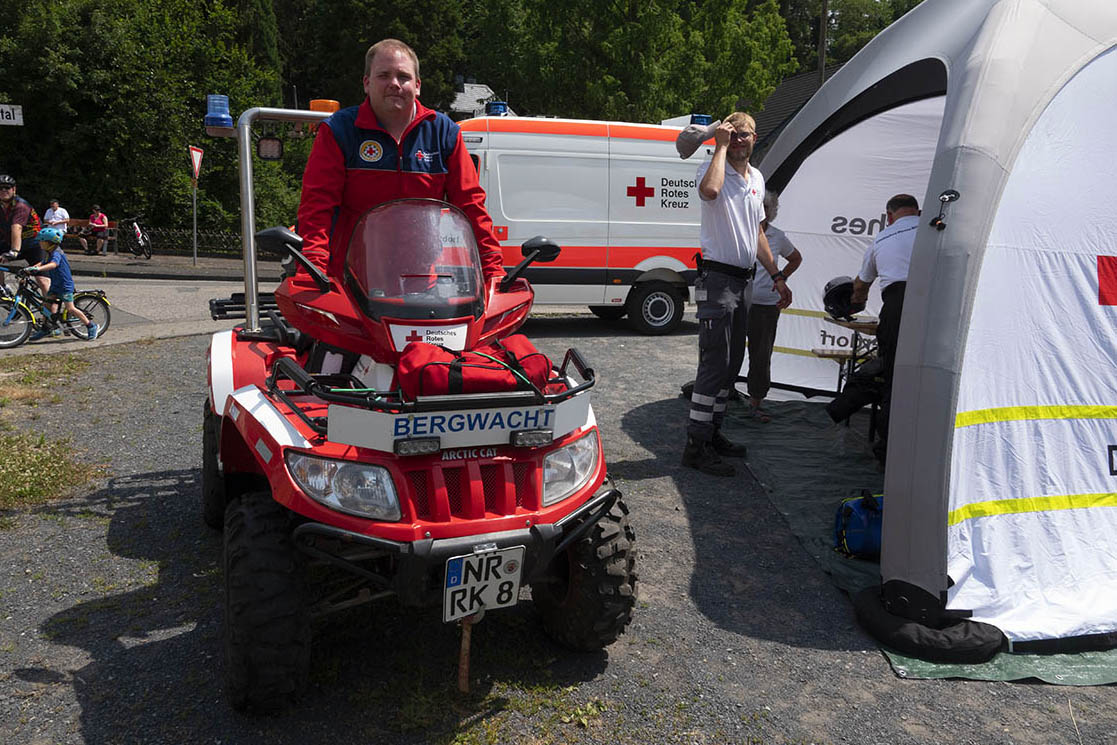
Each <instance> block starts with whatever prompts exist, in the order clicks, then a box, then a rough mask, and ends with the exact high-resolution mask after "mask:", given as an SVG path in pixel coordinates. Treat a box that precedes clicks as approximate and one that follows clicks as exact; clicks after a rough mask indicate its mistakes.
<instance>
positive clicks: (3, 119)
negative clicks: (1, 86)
mask: <svg viewBox="0 0 1117 745" xmlns="http://www.w3.org/2000/svg"><path fill="white" fill-rule="evenodd" d="M0 124H9V125H11V126H13V127H22V126H23V107H22V106H20V105H18V104H10V103H0Z"/></svg>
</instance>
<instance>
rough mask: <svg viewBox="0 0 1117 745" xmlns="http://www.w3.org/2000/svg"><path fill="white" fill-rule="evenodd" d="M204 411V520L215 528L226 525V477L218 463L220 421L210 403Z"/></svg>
mask: <svg viewBox="0 0 1117 745" xmlns="http://www.w3.org/2000/svg"><path fill="white" fill-rule="evenodd" d="M203 406H204V410H203V412H202V520H203V521H204V522H205V524H206V525H208V526H209V527H211V528H213V529H214V530H221V529H222V528H223V527H225V501H226V495H225V479H224V478H223V477H222V476H221V469H220V468H219V467H218V465H217V462H218V461H217V456H218V452H217V448H218V444H217V443H218V438H217V428H218V427H219V426H220V422H219V421H218V419H217V415H216V414H214V413H213V409H212V408H211V407H210V405H209V401H206V402H205V404H203Z"/></svg>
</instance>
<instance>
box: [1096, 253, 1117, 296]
mask: <svg viewBox="0 0 1117 745" xmlns="http://www.w3.org/2000/svg"><path fill="white" fill-rule="evenodd" d="M1098 304H1099V305H1117V256H1099V257H1098Z"/></svg>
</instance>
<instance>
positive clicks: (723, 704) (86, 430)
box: [0, 316, 1117, 745]
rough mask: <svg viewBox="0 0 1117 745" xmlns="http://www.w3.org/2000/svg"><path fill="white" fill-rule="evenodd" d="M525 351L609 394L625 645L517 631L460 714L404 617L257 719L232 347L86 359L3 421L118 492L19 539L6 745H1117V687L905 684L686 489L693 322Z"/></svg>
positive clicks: (812, 571)
mask: <svg viewBox="0 0 1117 745" xmlns="http://www.w3.org/2000/svg"><path fill="white" fill-rule="evenodd" d="M525 330H526V331H527V332H528V333H529V334H530V335H531V336H532V337H533V338H534V339H535V340H536V342H537V343H538V344H539V345H540V346H541V347H542V348H543V349H544V350H545V351H547V352H549V353H550V354H552V355H553V356H561V352H562V350H563V349H565V346H566V345H568V344H572V345H574V346H576V347H578V348H579V349H580V350H581V351H582V352H583V353H584V354H585V355H586V356H587V357H588V358H589V359H590V360H591V362H592V363H593V364H594V365H595V367H596V368H597V370H598V371H599V375H600V376H601V378H602V381H601V383H600V384H599V386H598V388H597V389H596V392H595V412H596V414H597V417H598V422H599V424H600V425H601V428H602V432H603V436H604V440H605V450H606V456H607V458H608V461H609V468H610V472H611V474H612V475H613V476H614V477H615V479H616V480H617V482H618V486H619V487H620V489H621V490H622V491H623V492H624V493H625V497H626V500H627V502H628V504H629V506H630V508H631V509H632V514H633V523H634V526H635V528H636V531H637V534H638V545H639V564H638V570H639V574H640V585H639V592H640V596H639V598H640V599H639V603H638V607H637V612H636V615H635V619H634V621H633V623H632V625H631V627H630V628H629V630H628V633H627V634H626V635H625V636H623V637H622V638H621V640H620V641H619V642H617V643H616V644H614V645H613V646H612V647H610V648H609V649H608V650H607V651H606V652H603V653H600V654H596V655H574V654H570V653H567V652H565V651H563V650H561V649H560V648H559V647H557V646H555V645H554V644H552V643H550V642H549V641H548V640H547V639H546V638H545V637H544V636H543V634H542V631H541V629H540V626H539V620H538V617H537V615H536V613H535V611H534V609H533V607H532V605H531V604H530V603H524V604H521V605H520V606H518V607H517V608H515V609H512V610H506V611H501V612H499V613H493V614H491V615H490V616H488V617H487V618H486V619H485V620H484V621H483V622H482V623H481V624H480V625H478V626H477V627H476V629H475V631H474V635H473V668H472V673H473V678H474V692H473V693H472V694H471V695H469V696H461V695H458V694H457V693H456V692H455V690H454V686H455V680H456V677H455V676H456V652H457V644H458V632H457V629H456V628H455V627H454V626H452V625H443V624H441V623H440V622H439V619H438V618H437V613H434V612H432V613H417V612H409V611H403V610H400V609H398V608H397V607H395V606H392V605H381V606H376V607H375V608H365V609H362V610H359V611H354V612H352V613H350V614H348V615H346V616H344V617H340V618H336V619H334V620H333V621H331V622H330V623H329V624H328V625H326V626H325V627H324V628H322V629H320V630H319V634H318V636H317V637H316V646H315V656H314V661H313V666H312V685H311V690H310V691H309V693H308V695H307V696H306V697H305V698H304V700H303V701H302V702H301V704H300V705H299V706H298V707H297V708H295V709H294V710H292V711H290V712H288V713H285V714H283V715H280V716H278V717H273V718H263V717H253V716H245V715H241V714H237V713H235V712H233V711H232V710H231V709H230V708H229V707H228V705H227V704H226V703H225V700H224V697H223V692H222V687H221V682H220V681H221V679H222V667H223V664H224V663H223V661H222V657H221V651H220V650H221V627H220V618H221V604H222V590H221V576H220V575H221V573H220V565H219V560H220V553H221V541H220V537H219V536H218V535H217V534H216V533H214V532H212V531H209V530H207V529H206V528H205V527H204V526H203V525H202V522H201V518H200V509H199V484H198V480H199V469H200V465H201V452H200V443H201V405H202V401H203V398H204V395H205V348H206V343H207V341H208V340H207V338H206V337H200V336H196V337H185V338H179V339H170V340H163V341H157V342H152V343H140V344H134V345H130V346H126V347H125V346H121V347H109V348H102V349H89V350H81V351H80V352H79V353H80V354H82V355H83V356H84V357H86V358H87V359H89V360H90V361H91V362H92V366H91V367H90V369H89V370H88V371H87V372H86V373H84V374H83V375H81V376H79V377H76V378H71V379H69V380H67V381H61V382H60V383H59V386H58V391H59V393H60V394H61V396H60V399H61V402H60V403H54V404H46V403H45V404H42V405H39V406H37V407H35V408H33V409H24V408H22V405H21V404H12V405H11V406H12V407H13V408H12V409H5V410H4V411H5V412H7V413H9V416H10V412H11V411H13V410H14V411H17V412H18V414H19V416H20V418H21V420H23V421H26V422H27V426H28V427H29V428H30V429H32V430H34V431H39V432H43V433H46V434H48V436H53V435H57V434H58V433H59V432H62V431H65V430H66V429H69V431H70V432H71V433H72V437H73V439H74V441H75V443H77V444H78V445H79V450H82V451H84V455H83V457H86V458H90V459H93V460H99V461H104V462H107V464H108V469H109V470H108V475H107V477H106V478H105V479H103V480H102V481H100V482H99V483H96V484H94V485H93V486H92V487H89V488H85V489H82V490H81V491H80V492H79V493H78V494H77V495H75V496H73V497H72V498H70V499H67V500H65V501H61V502H56V503H52V504H50V505H47V506H45V507H40V508H35V509H31V510H27V511H21V512H14V513H7V514H5V515H2V516H0V518H2V519H0V527H2V528H3V529H2V530H0V560H2V561H0V743H44V744H45V743H183V742H199V743H201V742H206V743H249V742H251V743H256V742H265V741H266V742H271V743H309V742H330V743H335V742H341V743H349V742H353V743H356V742H372V741H375V742H384V743H427V742H430V743H512V742H526V743H567V742H579V743H581V742H608V743H646V742H657V743H749V744H750V745H751V744H760V743H774V744H781V745H782V744H784V743H881V744H883V743H890V744H891V743H981V744H983V745H984V744H986V743H1021V744H1024V743H1035V744H1036V745H1040V744H1048V743H1109V742H1114V743H1117V709H1115V707H1114V703H1115V702H1117V689H1115V688H1113V687H1096V688H1066V687H1059V686H1050V685H1045V684H1039V683H1013V684H1006V683H979V682H970V681H910V680H902V679H899V678H897V677H896V676H895V675H894V674H893V673H892V672H891V669H890V668H889V666H888V664H887V662H886V660H885V659H884V657H883V656H882V655H881V653H880V652H879V651H878V649H877V646H876V645H875V643H874V642H873V641H872V640H871V639H869V638H868V637H866V636H865V634H864V633H863V632H861V630H860V629H859V628H858V627H857V625H856V624H855V622H854V619H853V613H852V609H851V606H850V603H849V601H848V599H847V598H846V597H845V596H844V595H843V594H842V593H840V592H839V591H838V590H836V589H835V588H834V587H833V586H832V585H831V584H830V583H829V582H828V581H827V579H826V577H825V575H824V574H823V573H822V572H821V571H820V570H819V569H818V567H817V565H815V564H814V563H813V562H812V561H811V560H810V558H809V557H808V556H807V555H806V553H804V552H803V551H802V549H800V547H799V545H798V543H797V542H796V540H795V539H794V537H792V536H791V534H790V533H789V531H788V529H787V526H786V524H785V523H784V522H783V520H782V518H780V517H779V516H778V514H777V513H776V512H775V510H774V509H773V508H772V507H771V506H770V505H769V503H768V502H767V499H766V498H765V496H764V494H763V492H762V491H761V489H760V488H759V486H758V485H757V484H756V482H755V481H754V480H753V479H752V478H751V477H750V476H749V475H748V474H747V473H746V474H744V475H742V476H741V477H739V478H738V479H736V480H733V481H726V480H719V479H714V478H711V477H707V476H703V475H700V474H697V473H696V472H694V471H691V470H689V469H687V470H684V469H683V468H682V467H681V466H679V464H678V458H679V453H680V448H681V445H682V441H683V437H684V434H683V425H684V422H685V417H686V405H685V403H684V402H683V401H682V400H681V399H680V398H679V397H678V384H679V383H680V382H681V381H685V380H689V379H691V378H692V377H693V373H694V364H695V359H696V354H695V337H694V332H695V325H694V323H693V322H692V320H688V322H686V323H684V325H683V327H682V328H681V330H680V331H679V332H678V333H676V334H673V335H671V336H668V337H660V338H653V337H638V336H634V335H632V334H630V333H629V332H628V330H627V327H626V326H625V325H624V323H623V322H606V321H600V320H596V319H592V320H591V319H590V318H589V317H588V316H576V317H575V316H559V317H555V316H551V317H544V318H539V319H533V320H532V321H530V322H529V325H528V327H527V328H526V329H525ZM28 412H29V415H28Z"/></svg>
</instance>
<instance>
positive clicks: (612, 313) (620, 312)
mask: <svg viewBox="0 0 1117 745" xmlns="http://www.w3.org/2000/svg"><path fill="white" fill-rule="evenodd" d="M627 312H628V309H627V308H625V307H624V306H623V305H622V306H616V305H591V306H590V313H593V314H594V315H595V316H597V317H598V318H603V319H605V320H606V321H616V320H617V319H619V318H624V314H625V313H627Z"/></svg>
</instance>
